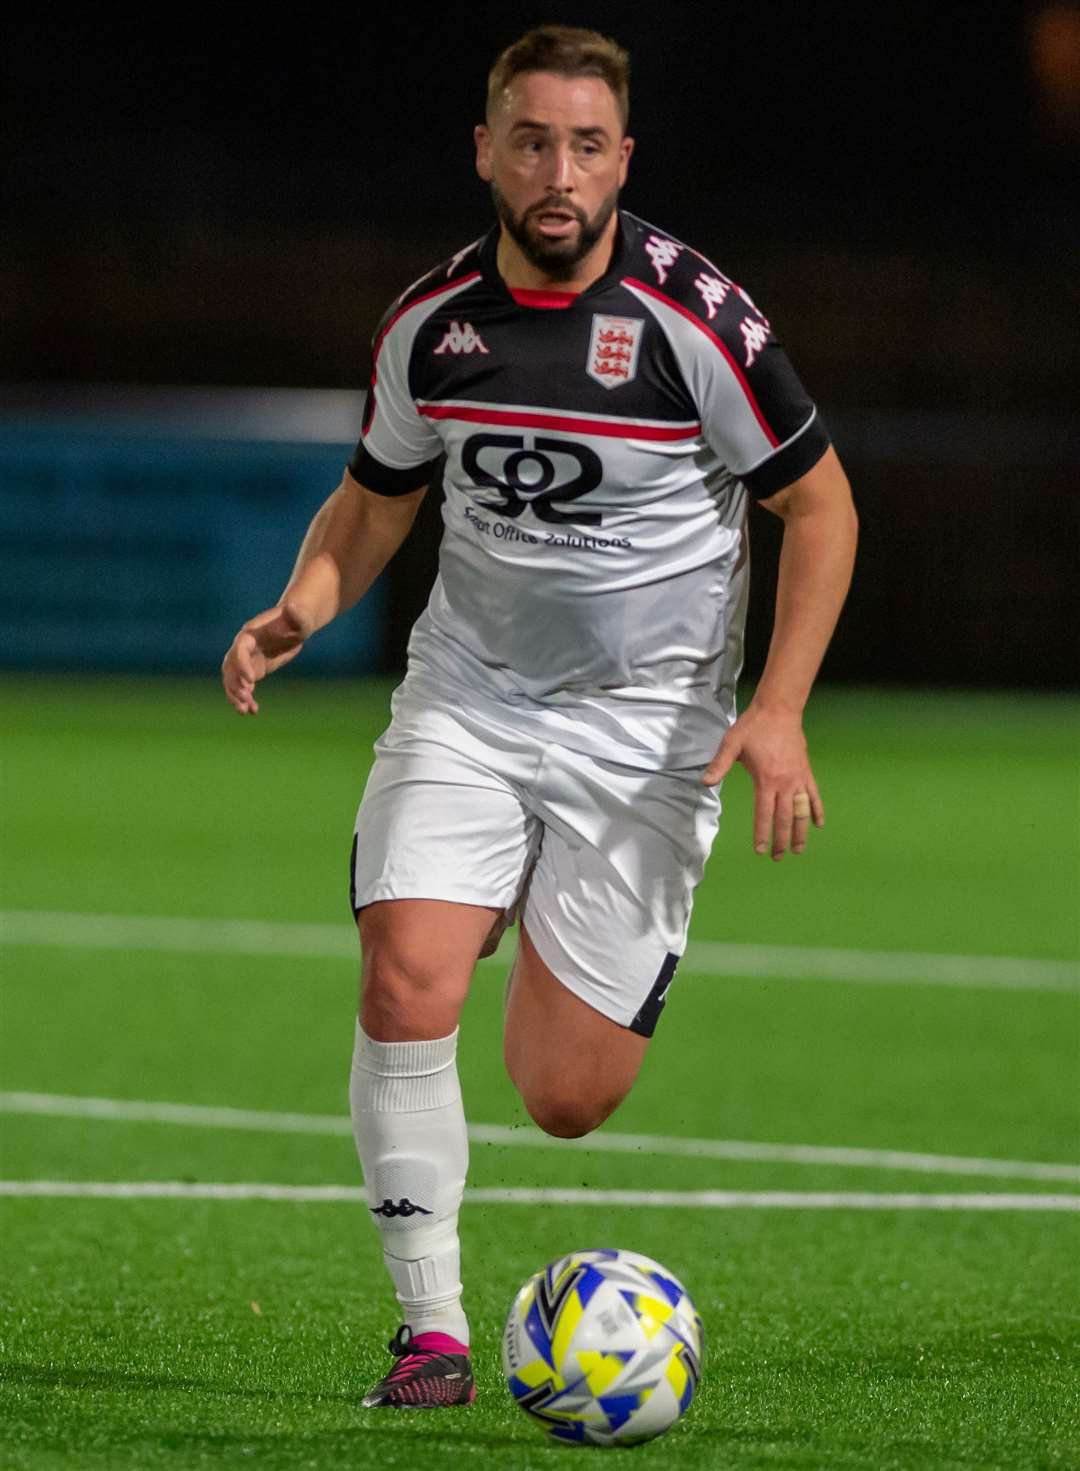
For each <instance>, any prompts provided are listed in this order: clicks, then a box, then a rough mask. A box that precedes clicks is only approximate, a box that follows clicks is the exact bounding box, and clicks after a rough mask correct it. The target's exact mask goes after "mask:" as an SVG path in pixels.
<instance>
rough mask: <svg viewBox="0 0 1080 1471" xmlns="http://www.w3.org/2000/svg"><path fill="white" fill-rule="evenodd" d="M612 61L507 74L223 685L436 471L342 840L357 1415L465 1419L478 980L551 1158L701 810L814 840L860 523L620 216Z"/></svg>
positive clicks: (321, 606)
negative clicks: (373, 1369) (371, 1232)
mask: <svg viewBox="0 0 1080 1471" xmlns="http://www.w3.org/2000/svg"><path fill="white" fill-rule="evenodd" d="M627 118H628V58H627V55H626V53H625V52H624V51H622V50H621V49H620V47H618V46H617V45H616V44H615V43H614V42H612V41H610V40H607V39H605V38H604V37H602V36H600V35H598V34H596V33H595V32H592V31H586V30H579V29H574V28H569V27H562V26H543V27H540V28H538V29H536V30H533V31H530V32H529V33H528V34H527V35H525V36H524V37H522V39H521V40H520V41H518V42H516V43H515V44H514V45H512V46H510V47H509V48H508V49H507V50H506V51H504V52H503V53H502V55H501V56H500V57H499V58H498V60H497V61H496V63H495V66H494V68H493V69H492V71H491V74H490V77H489V83H488V94H487V112H486V118H485V121H484V122H483V123H482V124H481V125H480V126H478V127H477V128H476V132H475V142H476V167H477V171H478V173H479V174H480V177H481V179H483V180H485V181H486V182H487V183H488V184H490V186H491V193H492V198H493V201H494V204H495V211H496V215H497V222H496V224H495V225H494V227H493V228H492V229H491V230H489V231H488V233H487V234H486V235H484V236H482V238H481V239H479V240H476V241H474V242H473V243H472V244H470V245H467V246H465V247H464V248H463V249H461V250H459V251H458V252H457V253H456V254H455V255H454V256H453V257H452V258H451V259H450V260H447V261H444V262H443V263H442V264H440V265H438V266H436V267H435V269H434V270H432V271H430V272H429V273H428V274H427V275H426V276H424V277H423V278H422V280H420V281H418V282H417V283H416V284H415V285H414V286H411V287H409V289H408V290H407V291H406V292H405V293H404V294H403V295H402V296H400V297H399V298H398V299H397V301H395V302H394V303H393V305H392V306H391V307H390V309H389V311H388V312H387V313H386V316H385V318H384V319H383V321H382V323H381V325H380V326H379V329H378V331H377V333H376V335H375V339H374V367H373V372H372V378H371V390H370V392H369V395H368V398H367V402H366V407H365V412H364V422H363V426H362V430H363V432H362V435H361V438H360V442H359V444H358V446H357V449H356V453H355V455H354V457H353V459H352V460H351V462H350V464H349V466H348V469H347V470H346V472H345V474H344V478H343V480H342V483H341V485H340V486H339V487H338V488H337V490H335V491H334V493H333V495H331V496H330V498H329V500H328V501H327V502H326V504H325V505H324V506H323V507H322V509H321V510H320V511H319V512H318V514H317V515H316V516H315V519H314V520H313V521H312V523H311V526H310V528H309V530H308V532H307V535H306V536H305V538H304V541H303V544H302V546H301V549H300V554H299V557H298V559H297V564H296V568H295V570H294V572H293V574H292V577H291V578H290V579H289V583H288V585H287V587H286V588H285V591H284V593H283V594H282V596H281V599H280V601H279V602H278V604H277V605H276V606H275V607H273V608H270V609H269V610H268V611H266V612H265V613H261V614H259V615H258V616H257V617H255V618H252V619H251V620H250V621H249V622H248V623H246V624H245V625H244V627H243V628H242V629H241V630H240V632H239V633H238V634H237V636H236V638H235V640H234V641H233V644H232V647H231V648H230V650H229V652H228V654H227V655H226V657H225V661H224V665H223V678H224V684H225V691H226V693H227V695H228V698H229V699H230V701H231V702H232V704H233V705H234V706H235V707H236V709H237V710H238V711H239V712H240V713H241V714H254V713H256V712H257V711H258V704H257V703H256V699H255V687H256V685H257V683H258V681H259V680H261V679H262V678H263V677H264V676H265V675H267V674H270V673H272V672H273V671H274V670H275V669H277V668H279V667H280V666H281V665H282V664H284V663H285V662H286V661H287V660H289V659H291V658H293V657H294V656H295V655H296V654H297V653H298V652H299V650H300V648H301V647H302V645H303V643H304V641H305V640H306V639H308V638H309V637H310V636H311V635H312V634H313V633H315V632H316V630H318V629H320V628H322V627H324V626H325V625H326V624H327V623H329V622H330V620H331V619H332V618H334V617H335V616H336V615H337V614H338V613H340V612H342V611H343V610H344V609H346V608H349V607H351V606H352V605H353V604H354V603H355V602H356V601H357V600H358V599H359V598H361V597H362V596H363V595H364V593H365V592H366V591H367V590H368V588H369V587H370V586H371V584H372V583H373V582H374V580H375V578H376V577H377V576H378V574H379V573H380V572H381V571H382V569H383V568H384V567H385V566H386V564H387V562H388V561H389V560H390V558H391V557H392V556H393V555H394V552H395V551H396V550H397V548H398V547H399V546H400V545H401V543H402V541H403V539H404V537H405V536H406V534H407V533H408V530H409V527H410V526H411V525H412V522H413V519H414V517H415V516H416V512H417V509H418V507H419V505H420V502H421V500H422V499H423V497H424V494H425V491H426V488H427V485H428V482H429V480H430V478H431V474H432V466H433V463H434V461H435V460H436V459H437V458H438V456H440V455H443V454H445V456H446V464H445V472H444V489H445V505H444V508H443V520H444V523H445V531H444V535H443V541H442V549H441V553H440V562H439V575H438V578H437V579H436V582H435V585H434V588H433V590H432V593H431V598H430V601H429V603H428V606H427V609H426V611H425V612H424V613H423V615H422V616H421V617H420V619H419V620H418V622H417V623H416V626H415V628H414V629H413V632H412V637H411V640H410V643H409V654H408V671H407V674H406V676H405V679H404V682H403V683H402V684H401V685H400V686H399V688H398V689H397V691H396V692H395V694H394V697H393V701H392V712H393V713H392V719H391V721H390V725H389V727H388V728H387V730H386V731H385V732H384V734H383V735H382V736H381V737H380V738H379V740H378V741H377V743H376V746H375V751H376V761H375V765H374V767H373V769H372V772H371V776H370V779H369V781H368V784H367V788H366V790H365V792H364V796H363V800H362V802H361V804H360V810H359V813H358V816H357V820H356V836H355V840H354V843H353V855H352V871H351V888H352V905H353V910H354V912H355V914H356V916H357V922H358V925H359V933H360V945H361V951H362V957H363V969H362V983H361V1000H360V1011H359V1019H358V1023H357V1028H356V1044H355V1053H354V1057H353V1066H352V1078H351V1088H350V1098H351V1108H352V1120H353V1128H354V1133H355V1137H356V1146H357V1150H358V1152H359V1156H360V1161H361V1164H362V1166H363V1173H364V1180H365V1183H366V1190H367V1201H368V1207H369V1213H370V1215H371V1218H372V1220H373V1221H374V1223H375V1226H376V1228H377V1229H378V1232H379V1234H380V1236H381V1239H382V1241H381V1244H382V1249H383V1254H384V1259H385V1263H386V1266H387V1268H388V1270H389V1273H390V1276H391V1278H392V1279H393V1283H394V1287H395V1289H396V1293H397V1297H398V1300H399V1302H400V1304H401V1315H402V1318H403V1320H404V1321H403V1323H402V1325H401V1327H400V1328H399V1329H398V1331H397V1333H396V1334H395V1336H394V1338H393V1340H392V1341H391V1343H390V1350H391V1353H392V1354H393V1356H394V1359H395V1361H396V1362H395V1363H394V1364H393V1366H392V1367H391V1369H390V1372H389V1373H388V1374H387V1376H386V1377H385V1378H384V1379H383V1380H382V1381H381V1382H380V1383H379V1384H378V1385H376V1386H375V1387H374V1388H373V1389H372V1390H371V1391H370V1392H369V1393H368V1394H367V1395H366V1396H365V1398H364V1401H363V1403H364V1404H365V1405H388V1406H424V1405H432V1406H434V1405H451V1404H462V1403H470V1402H471V1401H472V1400H473V1398H474V1397H475V1392H476V1391H475V1386H474V1381H473V1374H472V1369H471V1366H470V1361H469V1325H468V1320H467V1318H466V1315H465V1312H464V1309H463V1307H462V1301H461V1293H462V1285H461V1280H460V1252H459V1243H458V1211H459V1207H460V1205H461V1200H462V1193H463V1190H464V1185H465V1176H466V1170H467V1166H468V1145H467V1137H466V1125H465V1116H464V1112H463V1109H462V1101H461V1090H460V1087H459V1083H458V1074H457V1066H456V1061H455V1057H456V1048H457V1029H458V1018H459V1014H460V1011H461V1006H462V1003H463V1001H464V1000H465V996H466V993H467V991H468V988H469V983H470V980H471V977H472V974H473V968H474V966H475V963H476V961H477V958H478V957H479V956H480V955H481V953H487V952H488V951H489V950H490V948H492V947H493V946H494V944H495V943H496V941H497V939H498V936H499V935H500V934H501V933H502V929H503V928H504V926H505V924H506V923H507V920H508V918H510V917H511V915H513V914H516V916H517V918H518V919H519V922H520V937H519V942H518V949H517V955H516V958H515V961H514V965H513V970H512V974H511V980H510V985H509V989H508V995H507V1004H506V1025H505V1048H504V1055H505V1062H506V1067H507V1070H508V1072H509V1074H510V1077H511V1079H512V1080H513V1082H514V1084H515V1086H516V1087H517V1089H518V1091H519V1092H520V1094H521V1097H522V1099H523V1101H524V1103H525V1106H526V1108H527V1109H528V1111H529V1113H530V1115H531V1116H532V1118H533V1119H534V1120H535V1121H536V1123H537V1124H538V1125H539V1126H540V1127H541V1128H542V1129H545V1130H546V1131H547V1132H548V1133H549V1134H553V1135H557V1136H560V1137H564V1138H573V1137H577V1136H580V1135H584V1134H587V1133H589V1132H590V1130H592V1129H595V1128H597V1126H598V1125H600V1124H601V1123H603V1121H604V1120H605V1119H606V1118H607V1117H608V1116H609V1115H610V1114H611V1113H612V1111H613V1110H614V1109H615V1108H617V1107H618V1105H619V1103H620V1101H621V1100H622V1099H623V1098H624V1097H625V1095H626V1093H627V1092H628V1090H629V1089H630V1087H631V1085H632V1084H633V1081H634V1078H635V1076H636V1075H637V1072H638V1069H639V1067H640V1064H641V1061H642V1058H643V1056H644V1053H645V1049H646V1047H647V1046H648V1042H649V1038H650V1037H651V1036H652V1034H653V1031H654V1029H655V1027H656V1024H657V1021H658V1019H659V1016H660V1014H661V1011H662V1009H663V1006H664V1004H665V999H666V997H667V994H668V989H669V987H670V986H671V984H672V978H673V976H674V974H675V967H676V964H677V962H678V959H679V956H680V955H681V954H682V953H683V950H684V947H685V944H686V936H687V928H688V925H689V921H690V909H691V903H692V899H693V894H694V889H695V887H696V885H697V884H698V882H699V880H700V878H701V875H702V870H703V867H704V863H705V859H706V856H707V855H708V852H709V849H710V847H711V845H712V841H713V838H714V836H715V833H716V828H717V822H718V818H719V810H720V804H719V800H718V797H717V793H716V787H717V785H718V784H719V782H720V781H721V780H722V778H723V777H724V775H725V774H726V773H727V772H728V771H729V770H730V768H731V766H732V765H733V764H734V763H735V762H736V761H739V762H741V763H742V764H743V765H744V766H745V767H746V769H747V770H748V771H749V773H750V776H751V778H752V779H753V784H754V832H753V842H754V847H755V849H756V850H757V851H758V852H759V853H765V852H767V851H769V852H771V854H772V857H773V858H774V859H780V858H782V857H783V855H784V854H785V853H786V852H788V851H790V852H793V853H801V852H802V851H803V849H804V847H805V845H806V840H807V831H808V826H809V824H810V823H811V822H813V823H814V824H815V825H817V826H821V824H822V823H823V821H824V810H823V807H822V803H821V799H820V797H819V795H818V791H817V787H816V784H815V782H814V776H813V772H812V771H811V768H810V762H809V759H808V755H807V747H806V741H805V739H804V736H803V730H802V711H803V707H804V706H805V704H806V700H807V697H808V695H809V692H810V687H811V684H812V682H813V680H814V677H815V675H816V673H817V670H818V667H819V665H820V662H821V659H822V656H823V654H824V652H825V649H826V646H827V644H828V641H829V639H830V637H831V635H832V631H833V628H834V626H835V624H836V620H837V617H838V615H839V612H840V608H841V605H842V603H843V600H844V597H845V594H846V591H847V588H848V583H849V580H850V576H851V569H852V562H853V557H854V550H855V539H856V520H855V512H854V509H853V506H852V501H851V494H850V490H849V487H848V483H847V479H846V477H845V475H844V472H843V470H842V469H841V467H840V463H839V461H838V459H837V457H836V454H835V452H834V450H833V449H832V447H831V445H830V442H829V438H828V435H827V433H826V430H825V426H824V425H823V423H822V422H821V419H820V417H819V415H818V413H817V411H816V409H815V407H814V404H813V403H812V402H811V400H810V398H809V397H808V396H807V394H806V392H805V390H804V389H803V387H802V385H801V383H800V382H799V379H798V378H797V377H796V376H795V373H794V371H793V369H792V367H791V365H790V363H789V362H788V359H787V357H786V356H785V354H784V352H783V350H782V348H781V347H780V345H779V343H778V342H777V340H776V338H775V336H774V335H773V331H772V328H771V326H770V323H769V320H768V318H767V317H766V316H765V315H764V313H763V312H762V311H761V310H760V308H759V307H757V306H756V305H755V303H754V302H753V301H752V300H751V298H750V297H749V296H748V295H747V293H746V292H745V291H744V290H743V289H742V288H741V287H740V286H738V285H736V284H735V282H733V281H732V280H730V279H729V277H727V276H726V275H724V273H723V272H722V271H720V270H718V269H717V268H716V267H715V266H714V265H713V264H712V263H711V262H710V261H709V260H708V259H706V257H705V256H703V255H700V254H699V253H698V252H697V251H695V250H694V249H692V248H691V247H690V246H688V245H685V244H684V243H683V242H682V241H681V240H678V239H676V238H675V237H674V236H672V235H669V234H668V233H667V232H666V231H665V230H662V229H659V228H658V227H656V226H654V225H651V224H647V223H646V222H645V221H643V220H641V219H638V218H637V217H636V216H634V215H632V214H629V213H627V212H626V211H624V210H621V209H619V207H618V199H619V191H620V190H621V188H622V187H623V185H624V184H625V182H626V177H627V170H628V168H629V164H630V157H631V154H632V152H633V148H634V143H633V140H632V138H630V137H629V136H628V134H627ZM750 497H754V498H755V499H756V500H758V501H760V503H761V504H762V505H764V506H765V507H767V508H768V509H769V510H770V511H772V512H774V513H775V514H776V515H778V516H779V517H780V518H781V520H782V521H783V525H784V533H783V546H782V552H781V558H780V577H779V589H778V594H777V601H776V612H775V621H774V628H773V635H772V640H771V644H770V648H769V653H768V660H767V663H766V666H765V669H764V673H763V675H762V678H761V681H760V683H759V684H758V686H757V690H756V692H755V694H754V698H753V700H752V701H751V702H750V704H749V705H748V706H747V708H746V710H745V711H743V713H742V714H741V715H739V716H738V717H737V716H736V710H735V681H736V678H737V675H738V672H739V668H740V664H741V661H742V638H743V622H744V616H745V610H746V600H747V591H748V588H747V574H748V563H747V540H746V518H747V505H748V500H749V498H750Z"/></svg>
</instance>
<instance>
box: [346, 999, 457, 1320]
mask: <svg viewBox="0 0 1080 1471" xmlns="http://www.w3.org/2000/svg"><path fill="white" fill-rule="evenodd" d="M457 1036H458V1034H457V1028H456V1027H455V1029H454V1031H453V1032H451V1034H450V1035H449V1036H448V1037H435V1038H434V1039H433V1040H431V1041H428V1042H377V1041H376V1040H375V1039H374V1038H372V1037H369V1036H368V1035H367V1033H366V1032H365V1031H364V1029H363V1027H362V1026H361V1025H360V1023H359V1022H357V1024H356V1048H355V1051H354V1053H353V1063H352V1076H351V1079H350V1085H349V1102H350V1106H351V1109H352V1124H353V1137H354V1138H355V1140H356V1151H357V1153H358V1154H359V1156H360V1164H361V1166H362V1167H363V1171H364V1183H365V1186H366V1189H367V1203H368V1208H369V1210H368V1213H369V1215H370V1216H371V1219H372V1220H373V1221H374V1222H375V1225H376V1227H377V1228H378V1231H379V1235H380V1236H381V1238H382V1248H383V1259H384V1261H385V1262H386V1266H387V1270H388V1271H389V1273H390V1276H391V1278H392V1280H393V1283H394V1288H395V1291H396V1293H397V1298H398V1301H399V1303H400V1304H401V1309H402V1316H403V1319H404V1321H405V1322H406V1323H407V1324H408V1325H409V1327H410V1328H411V1329H412V1330H413V1334H414V1335H415V1336H418V1335H419V1334H421V1333H436V1334H445V1335H447V1336H449V1337H450V1338H453V1339H457V1340H458V1343H459V1344H460V1345H462V1346H467V1345H468V1342H469V1324H468V1320H467V1319H466V1317H465V1314H464V1312H463V1311H462V1307H461V1247H460V1243H459V1241H458V1211H459V1209H460V1206H461V1198H462V1195H463V1194H464V1191H465V1175H466V1172H467V1170H468V1167H469V1143H468V1135H467V1133H466V1128H465V1110H464V1108H463V1106H462V1101H461V1085H460V1083H459V1081H458V1073H457V1061H456V1057H457Z"/></svg>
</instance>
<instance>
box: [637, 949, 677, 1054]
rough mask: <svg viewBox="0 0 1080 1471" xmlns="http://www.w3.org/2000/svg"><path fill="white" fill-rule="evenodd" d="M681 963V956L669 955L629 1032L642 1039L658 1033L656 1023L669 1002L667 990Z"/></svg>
mask: <svg viewBox="0 0 1080 1471" xmlns="http://www.w3.org/2000/svg"><path fill="white" fill-rule="evenodd" d="M678 963H679V956H678V955H672V954H670V953H669V954H668V955H667V956H666V958H665V960H664V963H663V965H662V966H661V967H660V970H659V973H658V974H657V977H656V980H655V981H653V984H652V990H651V991H650V992H649V994H648V995H647V996H646V997H645V1000H644V1001H643V1002H642V1003H641V1005H640V1007H639V1008H638V1014H637V1016H635V1018H634V1020H633V1021H632V1022H631V1023H630V1028H629V1030H630V1031H631V1032H637V1033H638V1035H639V1036H641V1037H651V1036H652V1034H653V1033H654V1032H655V1031H656V1023H657V1022H658V1021H659V1020H660V1013H661V1012H662V1011H663V1009H664V1005H665V1003H666V1001H667V990H668V987H669V986H670V985H671V983H672V981H673V980H674V978H675V967H676V966H677V965H678Z"/></svg>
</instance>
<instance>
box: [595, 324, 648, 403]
mask: <svg viewBox="0 0 1080 1471" xmlns="http://www.w3.org/2000/svg"><path fill="white" fill-rule="evenodd" d="M644 328H645V321H644V319H643V318H642V317H607V316H603V315H602V314H601V313H600V312H594V314H593V319H592V336H591V337H590V338H589V360H588V362H587V363H586V365H585V371H586V372H587V373H588V375H589V377H590V378H595V379H596V381H597V383H602V384H603V386H604V387H605V388H619V387H621V386H622V384H624V383H629V382H630V380H631V378H633V376H634V374H635V373H636V372H637V364H638V354H639V352H640V349H641V334H642V332H643V331H644Z"/></svg>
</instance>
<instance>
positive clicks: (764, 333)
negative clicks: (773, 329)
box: [739, 317, 769, 367]
mask: <svg viewBox="0 0 1080 1471" xmlns="http://www.w3.org/2000/svg"><path fill="white" fill-rule="evenodd" d="M739 331H740V332H741V333H742V335H743V342H744V343H745V344H746V366H747V367H749V366H750V364H751V363H752V362H753V361H754V359H755V358H756V357H757V355H758V353H759V352H760V351H761V349H762V348H763V347H764V346H765V342H766V340H767V338H768V336H769V329H768V327H766V326H765V324H764V322H755V321H753V320H752V319H751V318H750V317H743V319H742V321H741V322H740V323H739Z"/></svg>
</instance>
